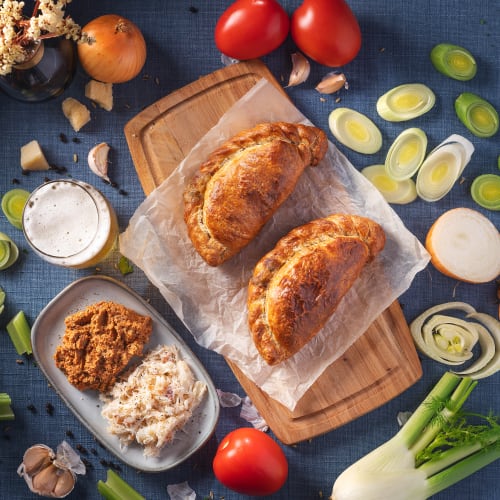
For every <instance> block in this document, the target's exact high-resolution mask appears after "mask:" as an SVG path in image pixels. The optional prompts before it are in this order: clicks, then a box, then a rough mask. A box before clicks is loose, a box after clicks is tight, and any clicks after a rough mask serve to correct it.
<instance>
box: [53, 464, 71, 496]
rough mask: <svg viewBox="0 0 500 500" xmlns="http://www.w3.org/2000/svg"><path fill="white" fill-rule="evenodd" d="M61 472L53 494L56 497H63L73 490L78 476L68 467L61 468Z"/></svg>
mask: <svg viewBox="0 0 500 500" xmlns="http://www.w3.org/2000/svg"><path fill="white" fill-rule="evenodd" d="M59 472H60V474H59V476H58V479H57V483H56V486H55V488H54V490H53V495H54V496H55V497H56V498H63V497H65V496H66V495H69V494H70V493H71V492H72V491H73V488H74V487H75V483H76V478H75V474H74V473H73V472H72V471H70V470H68V469H66V470H64V469H59Z"/></svg>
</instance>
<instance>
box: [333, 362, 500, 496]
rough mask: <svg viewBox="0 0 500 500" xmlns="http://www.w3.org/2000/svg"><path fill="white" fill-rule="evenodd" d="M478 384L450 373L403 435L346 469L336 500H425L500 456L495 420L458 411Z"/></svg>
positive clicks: (335, 489)
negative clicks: (477, 419)
mask: <svg viewBox="0 0 500 500" xmlns="http://www.w3.org/2000/svg"><path fill="white" fill-rule="evenodd" d="M477 383H478V382H477V381H474V380H472V379H471V378H469V377H460V376H458V375H455V374H453V373H451V372H446V373H445V374H444V375H443V376H442V378H441V379H440V380H439V381H438V383H437V384H436V385H435V387H434V388H433V389H432V390H431V392H430V393H429V394H428V395H427V397H426V398H425V399H424V401H423V402H422V403H421V404H420V406H419V407H418V408H417V410H416V411H415V412H414V413H413V414H412V415H411V416H410V418H409V419H408V421H407V422H406V423H405V424H404V425H403V427H402V428H401V429H400V430H399V432H398V433H397V434H396V435H395V436H394V437H392V438H391V439H389V441H387V442H385V443H384V444H382V445H381V446H380V447H378V448H376V449H375V450H373V451H372V452H370V453H368V454H367V455H365V456H364V457H363V458H361V459H360V460H358V461H357V462H355V463H354V464H352V465H351V466H350V467H348V468H347V469H346V470H345V471H344V472H342V474H341V475H340V476H339V477H338V478H337V480H336V481H335V483H334V485H333V490H332V495H331V499H332V500H386V499H387V498H390V499H391V500H424V499H426V498H429V497H431V496H432V495H435V494H436V493H439V492H440V491H443V490H444V489H446V488H448V487H449V486H451V485H453V484H455V483H457V482H459V481H461V480H462V479H464V478H466V477H468V476H470V475H471V474H473V473H474V472H476V471H478V470H479V469H481V468H482V467H485V466H486V465H488V464H490V463H492V462H493V461H495V460H497V459H499V458H500V424H499V423H498V422H497V418H495V417H484V420H485V422H486V423H484V424H475V425H472V424H470V423H468V422H467V420H466V418H465V417H464V416H463V415H462V414H461V412H460V410H461V408H462V405H463V404H464V403H465V401H466V400H467V398H468V397H469V395H470V394H471V392H472V390H473V389H474V388H475V387H476V385H477Z"/></svg>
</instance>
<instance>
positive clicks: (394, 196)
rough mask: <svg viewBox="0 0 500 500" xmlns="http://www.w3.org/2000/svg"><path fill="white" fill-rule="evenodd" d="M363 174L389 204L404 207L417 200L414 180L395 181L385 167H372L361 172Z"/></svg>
mask: <svg viewBox="0 0 500 500" xmlns="http://www.w3.org/2000/svg"><path fill="white" fill-rule="evenodd" d="M361 173H362V174H363V175H364V176H365V177H366V178H367V179H368V180H369V181H370V182H371V183H372V184H373V185H374V186H375V187H376V188H377V189H378V190H379V191H380V193H381V194H382V196H383V197H384V198H385V200H386V201H387V203H397V204H400V205H403V204H406V203H411V202H412V201H415V200H416V198H417V189H416V187H415V183H414V182H413V180H412V179H406V180H404V181H395V180H394V179H392V178H391V177H389V176H388V175H387V172H386V170H385V165H370V166H368V167H365V168H364V169H363V170H361Z"/></svg>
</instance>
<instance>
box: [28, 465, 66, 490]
mask: <svg viewBox="0 0 500 500" xmlns="http://www.w3.org/2000/svg"><path fill="white" fill-rule="evenodd" d="M59 470H60V469H58V468H57V467H56V466H55V465H54V464H50V465H49V466H48V467H45V469H42V470H41V471H40V472H38V474H35V475H34V476H33V478H32V489H31V491H33V493H38V494H39V495H45V496H52V492H53V491H54V489H55V487H56V485H57V481H58V480H59V474H58V472H59Z"/></svg>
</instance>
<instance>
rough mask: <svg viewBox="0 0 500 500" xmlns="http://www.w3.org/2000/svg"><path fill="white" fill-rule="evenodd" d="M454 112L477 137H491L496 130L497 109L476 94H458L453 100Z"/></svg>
mask: <svg viewBox="0 0 500 500" xmlns="http://www.w3.org/2000/svg"><path fill="white" fill-rule="evenodd" d="M455 112H456V114H457V116H458V118H459V119H460V121H461V122H462V123H463V124H464V125H465V126H466V127H467V128H468V129H469V130H470V131H471V132H472V133H473V134H474V135H475V136H477V137H492V136H494V135H495V134H496V133H497V132H498V127H499V119H498V113H497V110H496V109H495V108H494V107H493V105H492V104H490V103H489V102H488V101H486V100H485V99H483V98H482V97H479V96H478V95H476V94H473V93H471V92H464V93H462V94H460V95H459V96H458V97H457V99H456V100H455Z"/></svg>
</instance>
